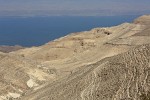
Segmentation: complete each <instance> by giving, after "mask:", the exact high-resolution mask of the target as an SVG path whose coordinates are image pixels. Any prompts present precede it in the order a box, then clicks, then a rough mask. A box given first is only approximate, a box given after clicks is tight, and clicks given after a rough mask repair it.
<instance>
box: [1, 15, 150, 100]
mask: <svg viewBox="0 0 150 100" xmlns="http://www.w3.org/2000/svg"><path fill="white" fill-rule="evenodd" d="M149 29H150V15H145V16H141V17H139V18H137V19H136V20H135V21H134V22H133V23H123V24H121V25H118V26H114V27H102V28H95V29H92V30H90V31H84V32H79V33H72V34H70V35H68V36H65V37H62V38H60V39H57V40H54V41H52V42H49V43H47V44H45V45H42V46H39V47H32V48H26V49H21V50H18V51H14V52H10V53H0V77H1V78H0V100H7V99H8V100H9V99H19V100H150V75H149V71H150V69H149V67H150V62H149V60H150V34H149V33H150V30H149Z"/></svg>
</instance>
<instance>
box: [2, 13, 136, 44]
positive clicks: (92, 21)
mask: <svg viewBox="0 0 150 100" xmlns="http://www.w3.org/2000/svg"><path fill="white" fill-rule="evenodd" d="M136 17H138V16H137V15H134V16H109V17H108V16H107V17H100V16H97V17H79V16H78V17H75V16H74V17H73V16H57V17H56V16H53V17H27V18H23V17H5V18H4V17H3V18H0V45H21V46H27V47H30V46H40V45H43V44H45V43H47V42H49V41H52V40H54V39H57V38H59V37H62V36H65V35H67V34H69V33H74V32H80V31H87V30H90V29H92V28H96V27H109V26H114V25H119V24H121V23H124V22H132V21H133V19H135V18H136Z"/></svg>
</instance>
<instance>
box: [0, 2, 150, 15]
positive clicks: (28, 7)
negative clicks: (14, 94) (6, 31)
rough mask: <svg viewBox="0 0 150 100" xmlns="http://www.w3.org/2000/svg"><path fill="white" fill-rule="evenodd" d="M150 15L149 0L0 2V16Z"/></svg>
mask: <svg viewBox="0 0 150 100" xmlns="http://www.w3.org/2000/svg"><path fill="white" fill-rule="evenodd" d="M148 13H150V0H0V16H29V15H30V16H32V15H88V16H90V15H91V16H92V15H131V14H148Z"/></svg>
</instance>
